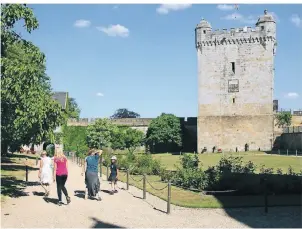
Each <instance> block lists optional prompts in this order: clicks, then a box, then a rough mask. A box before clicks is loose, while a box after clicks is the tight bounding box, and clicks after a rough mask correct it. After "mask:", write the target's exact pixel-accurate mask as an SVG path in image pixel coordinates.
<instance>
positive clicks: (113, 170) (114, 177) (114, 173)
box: [108, 156, 118, 194]
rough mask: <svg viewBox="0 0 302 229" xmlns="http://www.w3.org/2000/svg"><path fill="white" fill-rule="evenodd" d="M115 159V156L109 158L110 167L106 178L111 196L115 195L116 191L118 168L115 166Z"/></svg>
mask: <svg viewBox="0 0 302 229" xmlns="http://www.w3.org/2000/svg"><path fill="white" fill-rule="evenodd" d="M116 161H117V158H116V156H113V157H112V158H111V165H110V176H109V178H108V181H109V182H110V183H111V189H112V190H111V194H114V193H117V189H116V183H117V180H118V168H117V165H116Z"/></svg>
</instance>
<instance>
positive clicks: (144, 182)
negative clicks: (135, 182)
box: [143, 174, 146, 200]
mask: <svg viewBox="0 0 302 229" xmlns="http://www.w3.org/2000/svg"><path fill="white" fill-rule="evenodd" d="M143 199H144V200H145V199H146V174H144V175H143Z"/></svg>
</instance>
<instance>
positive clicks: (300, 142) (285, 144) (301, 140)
mask: <svg viewBox="0 0 302 229" xmlns="http://www.w3.org/2000/svg"><path fill="white" fill-rule="evenodd" d="M279 138H280V139H279V143H280V147H279V148H280V149H288V150H298V151H300V152H301V151H302V132H300V133H283V134H281V135H280V137H279Z"/></svg>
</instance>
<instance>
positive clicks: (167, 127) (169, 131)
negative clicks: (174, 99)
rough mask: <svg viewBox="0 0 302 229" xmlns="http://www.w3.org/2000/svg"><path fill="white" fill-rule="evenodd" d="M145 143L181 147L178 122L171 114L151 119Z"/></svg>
mask: <svg viewBox="0 0 302 229" xmlns="http://www.w3.org/2000/svg"><path fill="white" fill-rule="evenodd" d="M146 143H147V144H148V145H149V146H151V147H152V145H153V144H158V143H162V144H174V145H177V146H181V145H182V136H181V125H180V120H179V118H177V117H176V116H175V115H173V114H164V113H163V114H161V115H160V116H158V117H157V118H155V119H153V120H152V121H151V123H150V125H149V127H148V131H147V135H146Z"/></svg>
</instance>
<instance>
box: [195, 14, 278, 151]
mask: <svg viewBox="0 0 302 229" xmlns="http://www.w3.org/2000/svg"><path fill="white" fill-rule="evenodd" d="M195 36H196V39H195V43H196V49H197V59H198V121H197V126H198V127H197V129H198V134H197V136H198V142H197V145H198V152H200V151H201V150H202V149H203V148H204V147H207V149H208V151H210V150H212V148H213V147H214V146H215V147H216V149H219V148H220V149H222V150H223V151H235V150H236V147H237V149H238V150H240V151H242V150H244V146H245V144H246V143H247V144H248V145H249V149H250V150H258V149H259V148H260V149H261V150H270V149H271V148H272V144H273V139H274V136H273V135H274V114H273V90H274V56H275V53H276V44H277V42H276V23H275V21H274V19H273V17H272V16H271V15H269V14H268V13H267V11H265V12H264V15H263V16H261V17H260V18H259V19H258V22H257V23H256V27H255V28H253V29H252V28H250V27H247V28H245V29H244V28H237V29H234V28H232V29H230V30H226V29H223V30H222V31H219V30H217V31H212V27H211V25H210V23H208V22H207V21H205V20H204V19H202V20H201V22H200V23H199V24H198V25H197V27H196V29H195Z"/></svg>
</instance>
